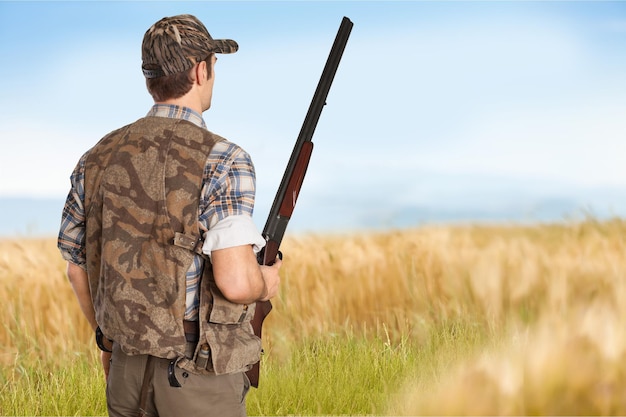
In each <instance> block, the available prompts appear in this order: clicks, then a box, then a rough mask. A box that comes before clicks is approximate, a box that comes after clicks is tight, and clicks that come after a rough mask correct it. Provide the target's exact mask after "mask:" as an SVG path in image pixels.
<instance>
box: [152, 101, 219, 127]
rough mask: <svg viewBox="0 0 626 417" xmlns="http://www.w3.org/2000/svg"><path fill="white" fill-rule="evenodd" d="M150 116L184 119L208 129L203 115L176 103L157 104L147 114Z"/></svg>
mask: <svg viewBox="0 0 626 417" xmlns="http://www.w3.org/2000/svg"><path fill="white" fill-rule="evenodd" d="M147 116H148V117H169V118H172V119H183V120H187V121H188V122H191V123H193V124H195V125H197V126H199V127H202V128H205V129H206V127H207V126H206V123H205V122H204V119H203V118H202V115H201V114H200V113H198V112H197V111H195V110H193V109H190V108H189V107H184V106H178V105H176V104H155V105H154V106H152V108H151V109H150V111H149V112H148V114H147Z"/></svg>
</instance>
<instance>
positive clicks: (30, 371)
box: [0, 322, 486, 416]
mask: <svg viewBox="0 0 626 417" xmlns="http://www.w3.org/2000/svg"><path fill="white" fill-rule="evenodd" d="M485 340H486V339H485V329H482V328H480V327H477V326H476V325H474V324H471V323H458V322H457V323H444V324H442V325H440V326H439V328H437V329H433V330H432V331H430V332H429V333H428V336H427V337H426V339H425V340H422V341H418V340H415V339H413V340H409V339H408V338H404V339H401V340H399V341H397V342H393V341H391V340H389V339H388V338H387V337H386V336H385V333H384V332H383V335H382V337H374V338H371V337H369V338H368V337H364V336H357V335H354V334H353V333H352V332H351V331H346V332H344V333H340V334H335V335H327V336H323V337H318V338H316V339H311V340H305V341H302V342H300V343H298V344H297V345H296V344H294V345H292V346H288V347H287V349H286V354H284V355H278V354H277V355H274V354H272V352H269V353H268V354H267V355H265V356H264V358H263V362H262V366H261V379H260V387H259V389H252V390H251V391H250V393H249V394H248V397H247V405H248V414H249V415H251V416H255V415H267V416H272V415H290V414H292V415H293V414H299V415H321V414H324V415H328V414H332V415H340V414H343V415H346V414H351V415H372V414H376V415H382V414H385V410H387V409H388V407H389V403H390V401H391V400H392V399H393V397H394V395H395V394H396V393H397V391H398V390H399V389H400V387H401V386H402V383H403V381H405V379H406V378H411V379H412V380H414V381H415V380H417V381H422V382H423V383H424V384H428V383H429V381H431V380H432V378H436V376H437V375H438V374H439V371H440V370H441V368H442V367H445V366H447V365H449V364H450V363H451V362H454V361H455V360H456V359H460V358H461V357H463V356H465V355H466V354H469V353H470V352H471V351H473V350H474V349H475V348H477V347H479V346H481V345H482V344H484V341H485ZM90 349H92V348H90ZM281 356H282V357H281ZM0 383H1V388H0V414H1V415H15V416H26V415H31V416H35V415H36V416H43V415H57V416H60V415H63V416H70V415H83V416H92V415H99V416H102V415H106V414H107V412H106V400H105V393H104V392H105V384H104V380H103V377H102V370H101V368H100V363H99V356H98V354H97V352H95V350H93V351H91V352H90V353H89V354H80V353H76V354H73V357H68V358H65V360H62V361H61V362H56V363H49V361H47V362H46V361H43V360H41V361H36V360H32V359H29V360H27V359H26V358H25V359H24V361H22V360H20V358H18V359H16V363H15V366H13V367H4V368H2V369H1V372H0Z"/></svg>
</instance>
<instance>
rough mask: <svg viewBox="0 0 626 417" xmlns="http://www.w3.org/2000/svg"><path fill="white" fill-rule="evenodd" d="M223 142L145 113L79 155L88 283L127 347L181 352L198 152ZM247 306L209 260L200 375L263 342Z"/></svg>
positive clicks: (242, 363)
mask: <svg viewBox="0 0 626 417" xmlns="http://www.w3.org/2000/svg"><path fill="white" fill-rule="evenodd" d="M219 140H222V138H220V137H219V136H217V135H214V134H213V133H211V132H209V131H207V130H205V129H201V128H198V127H197V126H196V125H194V124H193V123H191V122H188V121H184V120H179V119H169V118H161V117H149V118H144V119H140V120H138V121H137V122H135V123H133V124H131V125H128V126H126V127H123V128H121V129H119V130H116V131H114V132H111V133H110V134H109V135H107V136H105V137H104V138H103V139H102V140H101V141H100V142H98V144H96V146H94V147H93V148H92V149H91V150H90V152H89V155H88V157H87V159H86V162H85V212H86V242H87V243H86V252H87V272H88V276H89V286H90V289H91V296H92V300H93V304H94V309H95V313H96V321H97V322H98V324H99V326H100V328H101V329H102V331H103V333H104V334H105V335H106V336H107V337H109V338H111V339H113V340H115V341H116V342H117V343H119V344H120V346H121V347H122V349H123V350H124V352H126V353H128V354H131V355H133V354H149V355H153V356H157V357H162V358H169V359H174V358H178V359H179V361H178V364H179V366H180V367H182V368H184V369H187V370H189V371H191V372H195V373H203V372H207V371H204V370H199V369H196V367H195V362H194V361H193V360H192V359H191V360H190V359H189V358H185V345H186V341H185V333H184V329H183V317H184V312H185V298H186V280H185V276H186V273H187V271H188V270H189V267H190V266H191V263H192V262H193V258H194V256H195V252H196V251H200V249H201V247H200V246H201V243H202V240H201V234H200V225H199V222H198V204H199V197H200V190H201V187H202V176H203V171H204V167H205V163H206V158H207V155H208V154H209V152H210V151H211V149H212V147H213V145H214V144H215V143H216V142H217V141H219ZM254 307H255V306H254V305H250V306H244V305H239V304H234V303H231V302H229V301H228V300H226V299H225V298H224V296H223V295H222V293H221V292H220V291H219V289H218V288H217V285H216V284H215V281H214V279H213V276H212V268H211V267H210V263H209V261H208V259H207V260H205V268H204V273H203V277H202V281H201V288H200V343H199V344H198V347H197V348H196V353H195V355H197V352H198V350H199V346H200V345H201V344H202V342H203V341H204V340H206V342H207V343H208V344H209V346H210V348H211V364H210V366H209V369H208V372H215V373H217V374H224V373H231V372H239V371H244V370H247V369H248V368H249V367H250V365H251V364H253V363H256V362H258V360H259V358H260V352H261V342H260V340H259V338H258V337H256V336H255V335H254V334H253V331H252V326H251V324H250V320H251V319H252V317H253V316H254Z"/></svg>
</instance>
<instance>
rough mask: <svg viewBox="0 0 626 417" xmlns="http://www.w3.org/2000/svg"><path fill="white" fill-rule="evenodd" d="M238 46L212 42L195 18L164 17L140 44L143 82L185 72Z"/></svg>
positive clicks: (233, 43)
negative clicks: (208, 58)
mask: <svg viewBox="0 0 626 417" xmlns="http://www.w3.org/2000/svg"><path fill="white" fill-rule="evenodd" d="M237 49H239V45H237V42H235V41H233V40H232V39H213V38H212V37H211V35H210V34H209V32H208V30H207V29H206V27H205V26H204V25H203V24H202V22H200V20H198V19H197V18H196V17H195V16H192V15H189V14H184V15H178V16H172V17H164V18H163V19H161V20H159V21H158V22H156V23H155V24H154V25H152V26H151V27H150V29H148V30H147V31H146V33H145V35H144V37H143V43H142V44H141V57H142V60H143V65H142V67H141V68H142V70H143V74H144V76H145V77H146V78H157V77H162V76H167V75H172V74H176V73H179V72H182V71H186V70H188V69H190V68H192V67H193V66H194V65H196V64H197V63H198V62H200V61H203V60H205V59H207V57H208V56H209V55H210V54H212V53H220V54H231V53H234V52H237Z"/></svg>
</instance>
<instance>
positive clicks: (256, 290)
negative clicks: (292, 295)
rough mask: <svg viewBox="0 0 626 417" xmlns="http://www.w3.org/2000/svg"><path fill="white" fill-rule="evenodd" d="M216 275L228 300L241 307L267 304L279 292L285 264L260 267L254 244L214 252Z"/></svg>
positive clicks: (212, 254)
mask: <svg viewBox="0 0 626 417" xmlns="http://www.w3.org/2000/svg"><path fill="white" fill-rule="evenodd" d="M211 260H212V264H213V276H214V278H215V283H216V284H217V286H218V288H219V289H220V291H222V294H224V297H226V298H227V299H228V300H229V301H231V302H233V303H237V304H251V303H254V302H256V301H265V300H269V299H270V298H272V297H274V296H275V295H276V294H277V293H278V286H279V284H280V276H279V274H278V272H279V269H280V266H281V264H282V262H281V261H280V260H279V259H277V260H276V263H274V265H272V266H262V265H259V263H258V261H257V258H256V255H255V253H254V251H253V249H252V246H251V245H242V246H234V247H231V248H226V249H219V250H214V251H211Z"/></svg>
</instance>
